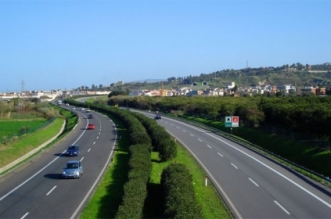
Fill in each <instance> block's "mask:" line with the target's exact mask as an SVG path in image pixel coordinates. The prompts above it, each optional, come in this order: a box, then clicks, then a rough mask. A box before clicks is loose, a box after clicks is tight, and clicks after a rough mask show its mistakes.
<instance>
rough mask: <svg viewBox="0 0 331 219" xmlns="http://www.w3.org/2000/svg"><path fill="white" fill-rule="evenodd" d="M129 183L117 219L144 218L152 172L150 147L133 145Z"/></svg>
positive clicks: (125, 186) (131, 148)
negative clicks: (148, 184) (148, 183)
mask: <svg viewBox="0 0 331 219" xmlns="http://www.w3.org/2000/svg"><path fill="white" fill-rule="evenodd" d="M129 151H130V161H129V167H130V170H129V175H128V182H127V183H125V185H124V196H123V200H122V204H121V205H120V206H119V208H118V211H117V213H116V216H115V218H143V208H144V203H145V199H146V197H147V185H146V184H147V182H148V181H149V177H150V174H151V171H152V162H151V159H150V156H151V155H150V146H149V145H144V144H141V145H131V146H130V148H129Z"/></svg>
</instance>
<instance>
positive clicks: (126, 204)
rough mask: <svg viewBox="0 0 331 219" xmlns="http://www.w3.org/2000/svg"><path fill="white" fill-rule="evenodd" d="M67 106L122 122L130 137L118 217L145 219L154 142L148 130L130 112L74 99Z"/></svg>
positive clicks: (116, 216)
mask: <svg viewBox="0 0 331 219" xmlns="http://www.w3.org/2000/svg"><path fill="white" fill-rule="evenodd" d="M67 102H68V103H71V104H74V105H76V106H80V107H89V108H91V109H93V110H96V111H99V112H102V113H104V114H106V115H109V114H111V115H112V116H115V117H117V118H118V119H119V120H121V121H122V122H123V124H124V126H125V127H126V128H127V130H128V134H129V142H130V145H131V146H130V147H129V153H130V160H129V169H130V170H129V173H128V181H127V182H126V183H125V185H124V188H123V190H124V195H123V198H122V203H121V205H120V206H119V208H118V211H117V213H116V215H115V218H143V209H144V203H145V199H146V197H147V182H148V181H149V177H150V174H151V171H152V162H151V154H150V153H151V139H150V137H149V136H148V134H147V132H146V129H145V127H144V126H143V125H142V124H141V122H139V120H138V119H137V118H136V117H135V116H133V115H132V114H131V112H130V111H125V110H120V109H118V108H114V107H109V106H106V105H99V104H93V105H87V104H85V103H78V102H76V101H74V100H67Z"/></svg>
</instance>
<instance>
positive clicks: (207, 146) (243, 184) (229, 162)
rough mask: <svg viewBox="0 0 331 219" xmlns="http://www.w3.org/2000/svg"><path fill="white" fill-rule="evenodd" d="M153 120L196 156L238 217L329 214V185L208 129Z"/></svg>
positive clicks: (322, 216) (177, 122)
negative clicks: (326, 185) (325, 185)
mask: <svg viewBox="0 0 331 219" xmlns="http://www.w3.org/2000/svg"><path fill="white" fill-rule="evenodd" d="M145 114H146V113H145ZM147 115H148V116H149V117H151V118H153V115H152V114H147ZM158 123H159V124H160V125H161V126H163V127H165V128H166V130H167V131H169V132H170V133H171V134H172V135H173V136H175V137H176V139H177V140H178V141H180V142H181V143H182V144H184V145H186V147H188V148H189V149H190V150H191V151H192V153H194V154H195V156H196V157H197V159H199V162H201V163H202V164H203V166H204V167H205V168H206V169H207V170H206V171H208V173H209V174H210V176H209V177H210V178H211V179H214V180H215V181H216V182H215V184H216V185H219V186H220V187H221V188H217V189H218V190H222V191H223V192H224V193H225V195H226V197H227V198H228V200H227V201H228V202H229V203H230V204H232V205H233V206H234V207H235V208H234V213H235V214H236V215H237V217H243V218H329V217H330V215H331V208H330V207H331V205H330V203H331V198H330V194H331V192H330V189H329V188H327V187H324V186H323V185H320V184H318V183H315V182H313V181H311V180H310V179H307V178H306V177H304V176H302V175H300V174H298V173H295V172H294V171H292V170H290V169H288V168H286V167H284V166H282V165H280V164H278V163H276V162H274V161H272V160H270V159H268V158H266V157H264V156H261V155H259V154H257V153H255V152H253V151H251V150H249V149H247V148H245V147H243V146H241V145H238V144H236V143H233V142H231V141H229V140H227V139H224V138H222V137H220V136H217V135H215V134H213V133H212V132H210V131H206V130H203V129H200V128H196V127H193V126H191V125H188V124H185V123H182V122H179V121H176V120H173V119H169V118H166V117H162V119H161V120H158ZM253 182H254V183H253ZM257 185H258V186H257Z"/></svg>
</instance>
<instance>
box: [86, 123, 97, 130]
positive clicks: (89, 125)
mask: <svg viewBox="0 0 331 219" xmlns="http://www.w3.org/2000/svg"><path fill="white" fill-rule="evenodd" d="M94 128H95V126H94V124H92V123H90V124H88V126H87V129H94Z"/></svg>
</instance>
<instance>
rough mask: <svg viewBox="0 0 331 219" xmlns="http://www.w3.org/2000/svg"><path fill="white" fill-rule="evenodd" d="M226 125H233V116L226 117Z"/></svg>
mask: <svg viewBox="0 0 331 219" xmlns="http://www.w3.org/2000/svg"><path fill="white" fill-rule="evenodd" d="M225 127H232V118H231V116H226V117H225Z"/></svg>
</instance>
